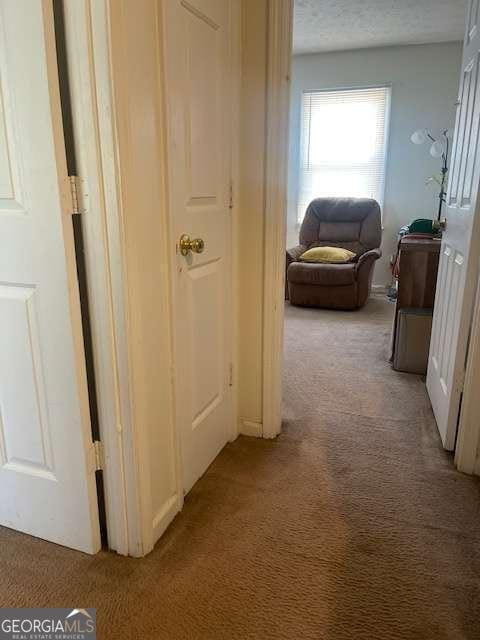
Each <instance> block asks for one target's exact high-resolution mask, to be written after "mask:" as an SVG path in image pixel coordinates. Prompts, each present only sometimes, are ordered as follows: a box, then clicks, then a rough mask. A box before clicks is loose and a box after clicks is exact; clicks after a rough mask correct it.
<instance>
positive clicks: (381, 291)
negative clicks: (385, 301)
mask: <svg viewBox="0 0 480 640" xmlns="http://www.w3.org/2000/svg"><path fill="white" fill-rule="evenodd" d="M387 292H388V285H386V284H372V293H373V295H375V296H382V295H386V294H387Z"/></svg>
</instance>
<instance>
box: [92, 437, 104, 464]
mask: <svg viewBox="0 0 480 640" xmlns="http://www.w3.org/2000/svg"><path fill="white" fill-rule="evenodd" d="M92 448H93V463H94V470H95V471H101V470H102V469H103V446H102V443H101V442H100V440H95V441H94V442H92Z"/></svg>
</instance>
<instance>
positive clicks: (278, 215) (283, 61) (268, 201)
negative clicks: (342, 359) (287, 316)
mask: <svg viewBox="0 0 480 640" xmlns="http://www.w3.org/2000/svg"><path fill="white" fill-rule="evenodd" d="M292 27H293V1H292V0H269V3H268V59H267V135H266V137H267V139H266V148H265V258H264V260H265V262H264V269H265V271H264V273H265V275H264V295H263V309H264V318H263V412H262V413H263V415H262V422H263V437H264V438H274V437H275V436H277V435H278V434H279V433H280V430H281V423H282V416H281V401H282V362H283V314H284V288H285V282H284V280H285V246H286V224H287V170H288V137H289V108H290V67H291V56H292Z"/></svg>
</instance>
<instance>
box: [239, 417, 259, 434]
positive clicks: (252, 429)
mask: <svg viewBox="0 0 480 640" xmlns="http://www.w3.org/2000/svg"><path fill="white" fill-rule="evenodd" d="M238 431H239V433H240V435H242V436H251V437H253V438H263V425H262V423H261V422H254V421H253V420H245V419H244V418H240V425H239V428H238Z"/></svg>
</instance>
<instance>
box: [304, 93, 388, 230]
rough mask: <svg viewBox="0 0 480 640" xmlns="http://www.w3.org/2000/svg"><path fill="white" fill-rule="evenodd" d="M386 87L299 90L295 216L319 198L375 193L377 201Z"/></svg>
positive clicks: (372, 195)
mask: <svg viewBox="0 0 480 640" xmlns="http://www.w3.org/2000/svg"><path fill="white" fill-rule="evenodd" d="M389 100H390V89H389V88H388V87H373V88H368V89H351V90H350V89H349V90H344V89H341V90H335V91H309V92H305V93H304V94H303V102H302V123H301V143H300V176H299V193H298V219H299V221H300V222H301V221H302V220H303V217H304V215H305V210H306V208H307V206H308V204H309V203H310V202H311V201H312V200H313V199H314V198H319V197H357V198H375V200H378V202H379V203H380V205H382V204H383V202H382V201H383V191H384V186H385V161H386V139H387V120H388V105H389Z"/></svg>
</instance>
